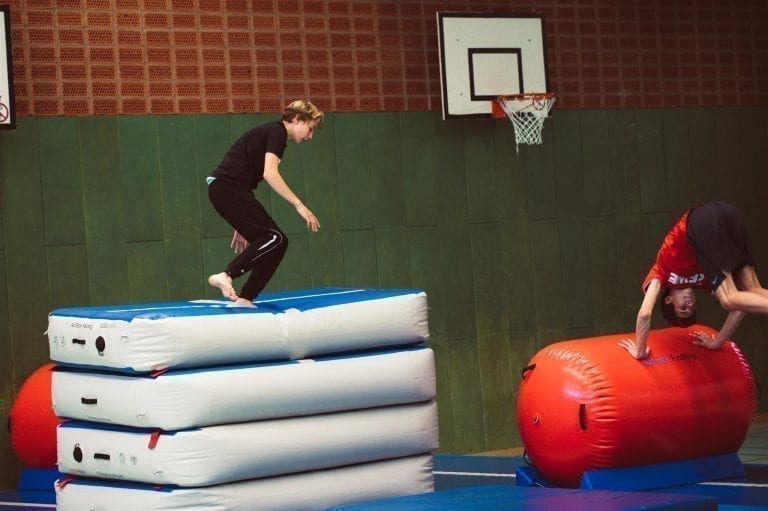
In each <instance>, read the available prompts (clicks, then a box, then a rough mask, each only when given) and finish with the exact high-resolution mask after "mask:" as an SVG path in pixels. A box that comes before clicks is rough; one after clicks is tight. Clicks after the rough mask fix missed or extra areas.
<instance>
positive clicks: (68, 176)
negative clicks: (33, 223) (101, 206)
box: [38, 117, 85, 246]
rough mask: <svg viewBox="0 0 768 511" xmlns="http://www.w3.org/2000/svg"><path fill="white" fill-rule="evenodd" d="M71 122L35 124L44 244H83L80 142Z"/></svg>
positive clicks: (45, 120)
mask: <svg viewBox="0 0 768 511" xmlns="http://www.w3.org/2000/svg"><path fill="white" fill-rule="evenodd" d="M77 125H78V123H77V120H76V119H74V118H60V117H46V118H43V119H40V120H39V121H38V131H39V139H40V174H41V176H40V177H41V178H42V187H43V205H44V206H43V214H44V215H43V216H44V219H45V240H46V244H47V245H49V246H52V245H81V244H83V243H85V221H84V217H83V186H82V179H81V177H80V140H79V136H78V130H77Z"/></svg>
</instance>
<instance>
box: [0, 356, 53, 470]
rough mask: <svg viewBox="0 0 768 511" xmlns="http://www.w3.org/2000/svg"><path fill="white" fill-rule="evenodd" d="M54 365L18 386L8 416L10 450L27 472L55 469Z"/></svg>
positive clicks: (37, 372)
mask: <svg viewBox="0 0 768 511" xmlns="http://www.w3.org/2000/svg"><path fill="white" fill-rule="evenodd" d="M54 367H55V366H54V364H51V363H49V364H45V365H44V366H42V367H39V368H38V369H37V370H35V371H34V372H33V373H32V374H31V375H30V376H29V377H28V378H27V379H26V380H25V381H24V383H23V384H22V385H21V389H19V394H18V395H17V396H16V399H15V400H14V402H13V406H11V411H10V413H9V414H8V428H9V430H10V435H11V447H13V450H14V451H16V454H17V455H18V457H19V459H20V460H21V463H22V464H23V465H24V466H25V467H27V468H55V467H56V427H57V426H58V425H59V424H60V423H61V419H59V418H58V417H56V414H55V413H54V412H53V406H52V404H51V371H52V370H53V368H54Z"/></svg>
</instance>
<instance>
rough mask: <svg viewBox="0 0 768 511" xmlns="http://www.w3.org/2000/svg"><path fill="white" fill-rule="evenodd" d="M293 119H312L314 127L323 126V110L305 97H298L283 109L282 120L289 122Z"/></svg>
mask: <svg viewBox="0 0 768 511" xmlns="http://www.w3.org/2000/svg"><path fill="white" fill-rule="evenodd" d="M294 119H298V120H299V121H303V122H310V121H314V123H313V126H314V128H316V129H320V128H322V127H323V112H321V111H320V110H319V109H318V108H317V107H316V106H315V105H313V104H312V103H310V102H309V101H307V100H305V99H298V100H296V101H294V102H293V103H290V104H289V105H288V106H286V107H285V109H284V110H283V115H282V120H283V121H286V122H290V121H292V120H294Z"/></svg>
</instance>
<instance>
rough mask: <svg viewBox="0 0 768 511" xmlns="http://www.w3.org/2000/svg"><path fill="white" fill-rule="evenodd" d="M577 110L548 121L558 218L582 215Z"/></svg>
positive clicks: (582, 170) (565, 112)
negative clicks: (551, 143)
mask: <svg viewBox="0 0 768 511" xmlns="http://www.w3.org/2000/svg"><path fill="white" fill-rule="evenodd" d="M579 121H580V119H579V112H578V110H567V111H564V112H562V113H561V114H560V115H558V116H557V117H555V118H554V119H552V122H551V124H549V125H548V126H547V130H549V131H551V132H552V141H553V145H554V151H553V153H554V164H555V181H556V185H555V186H556V193H557V200H556V201H555V202H556V203H557V214H558V216H559V217H560V218H563V217H570V216H574V215H581V216H583V215H584V214H586V201H585V200H584V192H585V190H584V165H583V161H582V149H581V145H582V144H581V137H580V134H581V130H580V129H579Z"/></svg>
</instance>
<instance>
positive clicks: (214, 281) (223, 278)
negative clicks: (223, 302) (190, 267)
mask: <svg viewBox="0 0 768 511" xmlns="http://www.w3.org/2000/svg"><path fill="white" fill-rule="evenodd" d="M208 284H210V285H212V286H213V287H217V288H219V290H220V291H221V294H222V295H223V296H224V298H229V299H230V300H232V301H235V300H237V299H238V296H237V293H236V292H235V288H233V287H232V277H230V276H229V275H227V274H226V273H225V272H221V273H216V274H215V275H211V276H210V277H208Z"/></svg>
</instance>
